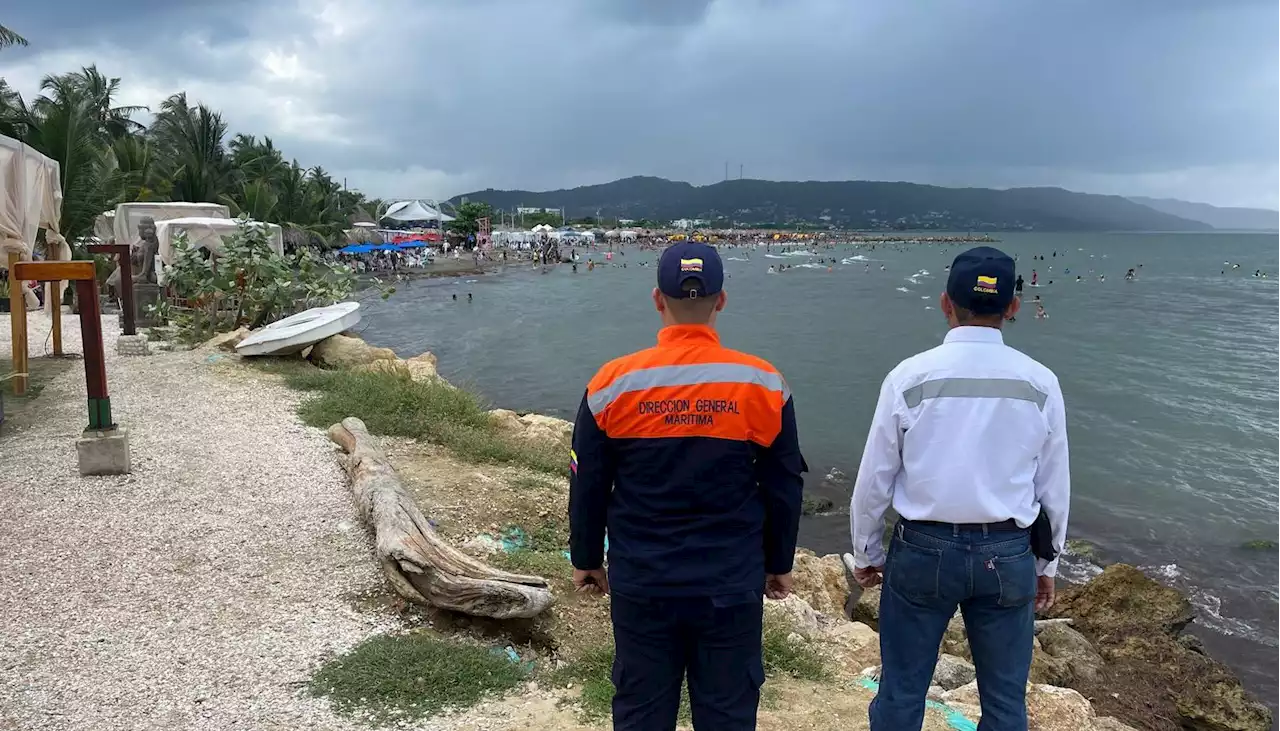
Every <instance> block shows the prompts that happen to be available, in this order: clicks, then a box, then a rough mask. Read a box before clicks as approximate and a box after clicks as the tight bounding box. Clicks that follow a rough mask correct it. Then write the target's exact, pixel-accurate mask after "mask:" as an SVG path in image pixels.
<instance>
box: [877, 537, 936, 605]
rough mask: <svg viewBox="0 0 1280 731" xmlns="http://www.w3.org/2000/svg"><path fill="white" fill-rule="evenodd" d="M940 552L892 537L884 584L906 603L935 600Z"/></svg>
mask: <svg viewBox="0 0 1280 731" xmlns="http://www.w3.org/2000/svg"><path fill="white" fill-rule="evenodd" d="M941 571H942V550H941V549H939V548H926V547H924V546H917V545H915V544H913V543H908V542H907V541H905V540H903V539H902V538H899V537H898V536H894V537H893V543H892V544H891V545H890V546H889V566H888V570H887V572H886V576H885V583H886V584H887V585H888V586H889V588H890V589H893V590H894V591H895V592H897V593H898V594H901V595H902V596H904V597H907V598H908V599H937V598H938V582H939V573H940V572H941Z"/></svg>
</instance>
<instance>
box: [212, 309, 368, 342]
mask: <svg viewBox="0 0 1280 731" xmlns="http://www.w3.org/2000/svg"><path fill="white" fill-rule="evenodd" d="M358 322H360V303H359V302H339V303H338V304H336V305H329V306H328V307H313V308H311V309H309V310H306V311H304V312H299V313H298V314H296V315H291V316H289V317H286V318H284V319H283V320H279V321H276V322H273V323H271V324H270V325H267V326H266V327H264V328H261V329H259V330H254V331H253V332H251V333H249V335H248V336H247V337H245V339H244V340H241V341H240V343H239V344H238V345H236V352H237V353H239V354H240V355H290V354H293V353H296V352H298V351H300V350H302V349H303V348H306V347H307V346H308V345H315V344H316V343H318V342H320V341H321V340H324V339H325V338H327V337H330V336H332V335H337V334H338V333H340V332H343V331H345V330H349V329H351V328H352V327H354V326H355V324H356V323H358Z"/></svg>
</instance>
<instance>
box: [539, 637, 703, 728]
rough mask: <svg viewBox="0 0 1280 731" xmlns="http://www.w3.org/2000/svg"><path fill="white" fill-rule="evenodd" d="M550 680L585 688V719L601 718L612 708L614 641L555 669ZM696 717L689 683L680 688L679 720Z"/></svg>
mask: <svg viewBox="0 0 1280 731" xmlns="http://www.w3.org/2000/svg"><path fill="white" fill-rule="evenodd" d="M551 681H552V682H553V683H555V684H556V685H559V686H565V685H568V684H570V683H572V684H574V685H576V686H579V687H581V688H582V695H581V696H580V697H579V698H578V710H579V712H580V713H581V716H582V720H583V721H587V722H594V721H600V720H602V719H605V718H608V717H609V716H610V714H611V713H612V712H613V692H614V689H613V645H601V646H599V647H595V648H592V649H591V650H589V651H587V652H586V653H584V654H583V655H582V656H581V657H579V658H578V659H577V660H576V661H574V662H572V663H570V664H568V665H566V666H565V667H563V668H561V669H559V670H557V671H555V673H553V674H552V676H551ZM692 718H693V713H692V711H691V710H690V708H689V685H688V683H684V684H682V685H681V688H680V711H679V716H678V719H679V722H680V723H683V724H688V723H690V721H691V720H692Z"/></svg>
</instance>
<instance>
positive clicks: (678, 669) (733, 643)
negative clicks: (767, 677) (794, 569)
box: [612, 592, 764, 731]
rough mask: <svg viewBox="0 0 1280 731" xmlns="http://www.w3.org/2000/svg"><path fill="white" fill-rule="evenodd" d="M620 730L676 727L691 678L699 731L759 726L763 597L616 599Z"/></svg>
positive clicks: (656, 730) (615, 715) (616, 706)
mask: <svg viewBox="0 0 1280 731" xmlns="http://www.w3.org/2000/svg"><path fill="white" fill-rule="evenodd" d="M612 613H613V636H614V644H615V646H616V654H615V655H614V661H613V685H614V687H615V688H616V692H615V694H614V697H613V728H614V729H615V731H672V729H674V728H675V727H676V715H677V713H678V711H679V708H680V686H681V681H682V680H683V679H684V676H685V673H688V677H689V704H690V706H691V708H692V710H693V726H694V728H695V729H697V731H754V729H755V727H756V707H757V706H758V705H759V703H760V686H761V685H763V684H764V664H763V659H762V657H761V647H760V642H761V638H760V635H761V622H762V619H763V601H762V599H761V597H760V595H759V594H754V595H753V594H751V593H747V594H743V595H740V596H732V597H725V598H671V599H655V598H648V599H646V598H640V597H625V596H621V595H619V594H617V593H616V592H615V593H614V594H613V597H612Z"/></svg>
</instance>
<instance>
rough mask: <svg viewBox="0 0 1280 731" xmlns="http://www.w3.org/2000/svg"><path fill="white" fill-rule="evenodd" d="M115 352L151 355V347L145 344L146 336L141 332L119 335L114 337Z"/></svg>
mask: <svg viewBox="0 0 1280 731" xmlns="http://www.w3.org/2000/svg"><path fill="white" fill-rule="evenodd" d="M116 353H117V354H118V355H151V348H150V347H149V346H148V345H147V336H146V335H143V334H142V333H138V334H137V335H121V336H120V337H118V338H116Z"/></svg>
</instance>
